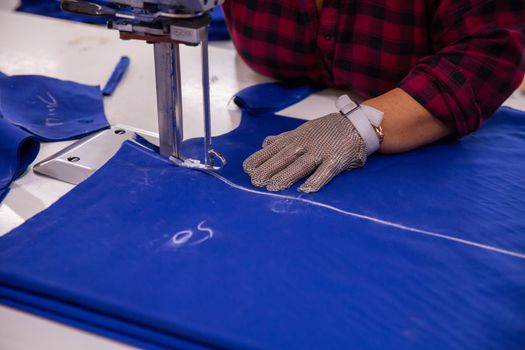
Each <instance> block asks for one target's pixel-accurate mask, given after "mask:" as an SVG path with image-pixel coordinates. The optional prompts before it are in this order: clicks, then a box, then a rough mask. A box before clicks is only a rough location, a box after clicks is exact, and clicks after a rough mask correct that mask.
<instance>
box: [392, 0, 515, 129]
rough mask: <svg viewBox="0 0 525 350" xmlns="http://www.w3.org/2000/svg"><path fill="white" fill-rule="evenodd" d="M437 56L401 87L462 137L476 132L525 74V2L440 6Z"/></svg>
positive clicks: (477, 0) (435, 22)
mask: <svg viewBox="0 0 525 350" xmlns="http://www.w3.org/2000/svg"><path fill="white" fill-rule="evenodd" d="M435 3H436V5H435V6H434V9H433V12H432V13H434V15H433V19H432V22H431V32H430V33H431V36H432V38H431V43H432V46H433V48H432V51H433V52H435V54H433V55H430V56H427V57H424V58H422V59H421V60H419V62H418V64H417V65H416V66H415V67H414V68H413V69H412V70H411V71H410V72H409V73H408V75H407V76H406V77H405V78H404V79H403V80H402V81H401V82H400V83H399V85H398V86H399V87H400V88H401V89H403V90H404V91H406V92H407V93H408V94H410V95H411V96H412V97H413V98H414V99H415V100H417V101H418V102H419V103H420V104H421V105H423V106H424V107H425V108H426V109H427V110H428V111H429V112H430V113H432V115H434V116H435V117H436V118H438V119H440V120H441V121H443V122H444V123H445V124H446V125H447V126H448V127H449V128H450V129H451V130H452V131H454V132H455V133H456V134H457V135H458V136H463V135H465V134H468V133H470V132H472V131H475V130H477V129H478V128H479V127H480V126H481V125H482V123H483V122H484V120H485V119H486V118H488V117H489V116H490V115H492V113H494V111H495V110H496V109H497V108H498V107H499V106H500V105H501V104H502V103H503V102H504V101H505V100H506V99H507V98H508V97H509V96H510V95H511V94H512V92H513V91H514V90H515V89H516V88H517V87H518V86H519V84H520V82H521V81H522V79H523V74H524V72H523V71H524V65H525V59H524V50H525V1H515V0H493V1H486V0H485V1H482V0H472V1H457V0H456V1H452V0H445V1H435Z"/></svg>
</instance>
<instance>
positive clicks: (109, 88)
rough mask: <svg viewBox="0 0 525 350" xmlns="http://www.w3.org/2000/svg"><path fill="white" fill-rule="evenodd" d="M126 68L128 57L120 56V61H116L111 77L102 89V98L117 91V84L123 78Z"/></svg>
mask: <svg viewBox="0 0 525 350" xmlns="http://www.w3.org/2000/svg"><path fill="white" fill-rule="evenodd" d="M128 67H129V57H128V56H122V57H121V58H120V60H119V61H118V63H117V65H116V67H115V69H114V70H113V73H112V74H111V77H109V79H108V81H107V83H106V85H104V88H103V89H102V95H104V96H111V95H113V93H114V92H115V90H116V89H117V86H118V84H119V83H120V81H121V80H122V77H124V74H125V73H126V71H127V70H128Z"/></svg>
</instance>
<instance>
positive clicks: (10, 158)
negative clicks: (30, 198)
mask: <svg viewBox="0 0 525 350" xmlns="http://www.w3.org/2000/svg"><path fill="white" fill-rule="evenodd" d="M39 149H40V144H39V142H38V139H37V138H36V137H35V136H33V135H31V134H29V133H27V132H25V131H24V130H21V129H19V128H17V127H16V126H13V125H11V124H10V123H8V122H7V121H5V120H4V119H2V118H1V116H0V202H1V201H2V200H3V199H4V197H5V196H6V195H7V193H8V191H9V185H10V184H11V182H13V181H14V180H15V179H16V178H17V177H19V176H20V175H22V174H23V173H24V172H25V171H26V169H27V167H28V166H29V164H31V163H32V162H33V160H35V158H36V156H37V155H38V151H39Z"/></svg>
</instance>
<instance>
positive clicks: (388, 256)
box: [0, 108, 525, 350]
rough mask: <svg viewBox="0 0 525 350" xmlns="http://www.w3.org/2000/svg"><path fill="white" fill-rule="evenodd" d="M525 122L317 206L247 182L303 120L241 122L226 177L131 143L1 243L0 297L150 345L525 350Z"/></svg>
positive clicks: (429, 153) (363, 176) (346, 182)
mask: <svg viewBox="0 0 525 350" xmlns="http://www.w3.org/2000/svg"><path fill="white" fill-rule="evenodd" d="M524 118H525V114H524V113H523V112H518V111H514V110H511V109H508V108H502V109H500V110H499V111H498V112H497V113H496V115H495V116H494V117H493V118H492V119H491V120H489V121H488V122H487V125H486V126H485V127H484V128H482V129H481V130H480V131H479V132H478V133H476V134H473V135H471V136H467V137H465V138H464V139H462V140H460V141H445V142H442V143H439V144H435V145H432V146H429V147H426V148H423V149H420V150H417V151H414V152H410V153H405V154H400V155H395V156H381V155H377V156H374V157H372V158H371V159H370V160H369V163H368V164H367V166H366V167H364V168H362V169H358V170H355V171H351V172H346V173H344V174H342V175H341V176H338V177H337V178H336V179H335V180H334V181H333V182H331V183H330V184H329V185H327V187H326V188H325V189H323V190H322V191H320V192H319V193H315V194H311V195H304V194H299V193H297V192H296V188H297V186H294V188H292V189H290V190H287V191H285V192H282V193H279V194H275V193H269V192H266V191H264V190H260V189H256V188H253V187H251V186H250V184H249V178H248V177H247V176H246V174H244V173H243V172H242V168H241V164H242V161H243V160H244V158H245V157H246V156H248V155H249V154H250V153H252V152H253V151H255V150H257V149H258V147H259V146H260V143H261V142H262V140H263V139H264V137H266V136H268V135H272V134H277V133H280V132H283V131H287V130H290V129H292V128H294V127H296V126H298V125H300V124H301V123H302V121H300V120H296V119H291V118H284V117H278V116H275V115H273V114H272V113H263V114H258V115H257V118H254V117H253V115H251V114H250V113H247V112H245V113H244V115H243V119H242V122H241V125H240V126H239V128H238V129H236V130H234V131H233V132H231V133H229V134H226V135H223V136H221V137H218V138H216V139H215V140H214V144H215V146H216V147H217V149H220V150H221V151H222V152H223V153H224V154H225V155H226V157H227V158H228V161H229V164H228V166H227V167H226V168H225V169H224V170H223V171H221V172H220V173H219V174H215V175H213V174H210V173H204V172H199V171H192V170H188V169H183V168H178V167H175V166H173V165H171V164H170V163H168V162H167V161H166V160H165V159H163V158H161V157H160V156H159V155H158V154H156V153H154V152H152V151H151V150H149V149H146V148H144V147H142V146H138V145H135V144H131V143H127V144H125V145H124V146H123V147H122V148H121V150H120V151H119V152H118V154H117V155H116V156H115V157H114V158H113V159H112V160H111V161H110V162H108V163H107V164H106V165H105V166H104V167H103V168H102V169H101V170H100V171H98V172H97V173H96V174H95V175H93V176H92V177H90V178H89V179H88V180H86V181H85V182H83V183H82V184H80V185H79V186H77V187H76V188H75V189H73V190H72V191H71V192H69V193H68V194H67V195H65V196H64V197H63V198H62V199H61V200H59V201H58V202H56V203H55V204H54V205H53V206H52V207H50V208H49V209H48V210H46V211H44V212H42V213H41V214H39V215H37V216H36V217H34V218H32V219H30V220H29V221H28V222H26V223H25V224H24V225H22V226H20V227H19V228H17V229H16V230H14V231H13V232H11V233H9V234H8V235H6V236H4V237H2V238H0V298H1V300H2V302H3V303H6V304H8V305H12V306H15V307H19V308H22V309H25V310H29V311H31V312H36V313H38V314H40V315H45V316H46V317H51V318H54V319H57V320H59V321H61V322H67V323H71V324H72V325H75V326H77V327H82V328H85V329H88V330H90V331H93V332H99V333H101V334H104V335H106V336H111V337H115V338H117V339H120V340H124V341H127V342H130V343H132V344H140V345H139V346H144V344H148V345H147V346H151V347H155V346H156V347H172V348H173V347H181V346H182V347H185V346H188V347H189V346H191V345H192V346H195V347H211V348H271V349H292V348H296V349H309V348H311V349H324V348H344V349H385V348H388V349H481V348H487V349H506V350H508V349H511V350H512V349H522V348H523V344H525V319H524V318H523V314H524V311H525V298H523V290H524V288H525V236H524V232H525V219H524V218H525V186H523V173H524V172H525V162H524V161H523V157H522V151H521V150H523V149H524V147H525V123H523V120H524ZM185 147H187V149H188V150H189V151H190V152H194V154H200V152H201V148H202V144H201V140H190V141H188V142H186V144H185ZM181 342H182V343H181ZM181 344H184V345H181Z"/></svg>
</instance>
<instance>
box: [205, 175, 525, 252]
mask: <svg viewBox="0 0 525 350" xmlns="http://www.w3.org/2000/svg"><path fill="white" fill-rule="evenodd" d="M204 172H205V173H207V174H209V175H211V176H213V177H215V178H217V179H219V180H220V181H222V182H224V183H225V184H226V185H228V186H230V187H233V188H235V189H238V190H241V191H244V192H249V193H254V194H257V195H262V196H267V197H273V198H280V199H289V200H293V201H298V202H303V203H307V204H310V205H314V206H317V207H321V208H325V209H328V210H332V211H334V212H337V213H340V214H343V215H348V216H352V217H355V218H359V219H363V220H368V221H371V222H375V223H377V224H380V225H384V226H390V227H395V228H397V229H400V230H403V231H408V232H413V233H419V234H423V235H426V236H430V237H435V238H441V239H444V240H448V241H452V242H456V243H460V244H464V245H468V246H471V247H476V248H480V249H484V250H488V251H492V252H495V253H500V254H504V255H508V256H512V257H515V258H519V259H523V260H525V253H519V252H513V251H511V250H506V249H502V248H498V247H494V246H490V245H487V244H482V243H477V242H473V241H469V240H466V239H462V238H458V237H454V236H449V235H445V234H442V233H437V232H432V231H426V230H421V229H418V228H415V227H410V226H405V225H402V224H398V223H396V222H391V221H387V220H382V219H378V218H374V217H372V216H368V215H363V214H358V213H354V212H351V211H346V210H343V209H340V208H337V207H334V206H332V205H329V204H325V203H321V202H317V201H313V200H310V199H305V198H302V197H293V196H287V195H284V194H277V193H270V192H263V191H258V190H255V189H252V188H247V187H244V186H241V185H238V184H236V183H234V182H232V181H230V180H228V179H227V178H225V177H223V176H221V175H219V174H217V173H215V172H213V171H204Z"/></svg>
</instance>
